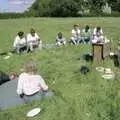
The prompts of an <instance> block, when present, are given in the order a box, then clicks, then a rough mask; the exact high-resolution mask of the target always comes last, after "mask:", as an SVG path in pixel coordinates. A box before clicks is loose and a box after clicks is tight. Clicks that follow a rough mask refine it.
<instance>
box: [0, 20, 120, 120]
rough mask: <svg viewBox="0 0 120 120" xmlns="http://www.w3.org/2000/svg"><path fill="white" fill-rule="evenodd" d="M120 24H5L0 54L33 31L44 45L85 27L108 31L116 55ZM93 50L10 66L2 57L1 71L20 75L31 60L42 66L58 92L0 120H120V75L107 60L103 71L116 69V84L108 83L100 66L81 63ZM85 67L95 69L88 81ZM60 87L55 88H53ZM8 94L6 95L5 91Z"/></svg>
mask: <svg viewBox="0 0 120 120" xmlns="http://www.w3.org/2000/svg"><path fill="white" fill-rule="evenodd" d="M119 21H120V18H54V19H53V18H28V19H12V20H11V19H9V20H0V33H1V34H0V52H2V51H5V50H9V49H11V47H12V43H13V39H14V37H15V36H16V33H17V32H18V31H19V30H23V31H25V32H26V33H27V32H29V29H30V28H31V27H33V28H35V29H36V31H37V32H38V33H39V35H40V37H41V39H42V40H43V43H54V42H55V37H56V34H57V33H58V32H59V31H62V32H63V33H64V35H65V36H66V37H67V39H69V37H70V32H71V29H72V25H73V24H80V26H81V28H83V27H84V26H85V25H86V24H88V25H90V26H91V27H92V28H94V27H95V26H97V25H100V26H102V27H103V29H104V32H105V34H106V36H108V38H110V39H111V38H112V39H113V41H114V43H112V50H113V51H115V47H116V44H117V40H119V39H120V32H119V31H120V26H119V24H120V22H119ZM90 50H91V47H90V46H89V45H79V46H71V45H67V46H66V47H60V48H53V49H43V50H42V51H36V52H34V53H31V54H23V55H13V56H12V57H11V58H10V59H9V60H4V59H3V58H2V57H0V69H1V70H3V71H5V72H7V73H10V72H12V71H17V72H18V73H19V70H20V67H21V65H22V64H23V63H24V62H26V61H27V60H28V59H31V58H32V59H34V60H36V61H37V63H38V72H40V74H41V75H42V76H43V78H44V79H45V81H46V82H47V84H48V85H49V87H50V88H51V89H52V90H53V91H54V92H55V95H54V96H53V97H50V98H47V99H45V98H42V99H41V100H40V101H34V102H33V103H31V104H29V105H24V106H20V107H17V108H13V109H11V110H6V111H2V112H0V120H120V87H119V83H120V80H119V78H120V75H119V73H120V72H119V69H118V68H115V67H114V64H113V61H112V60H110V59H109V60H108V59H107V60H105V61H104V62H103V63H101V65H102V66H105V67H111V68H112V69H113V70H114V72H115V73H116V80H104V79H102V78H101V75H100V74H99V73H98V72H96V70H95V67H96V66H98V65H97V64H96V63H91V62H89V63H86V62H85V61H81V60H79V57H80V56H82V55H83V54H84V53H87V52H90ZM82 65H87V66H89V68H90V72H89V73H88V75H86V76H84V75H82V74H80V72H79V70H80V67H81V66H82ZM54 82H55V84H54ZM2 92H3V91H2ZM34 107H41V109H42V112H41V113H40V114H39V115H38V116H36V117H34V118H32V119H29V118H27V117H26V113H27V111H29V110H30V109H32V108H34Z"/></svg>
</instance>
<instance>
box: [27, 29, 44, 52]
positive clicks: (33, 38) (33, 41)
mask: <svg viewBox="0 0 120 120" xmlns="http://www.w3.org/2000/svg"><path fill="white" fill-rule="evenodd" d="M27 45H28V50H30V51H33V50H34V48H39V49H41V48H42V41H41V40H40V37H39V36H38V34H37V33H36V32H35V30H34V29H33V28H31V30H30V33H29V34H28V35H27Z"/></svg>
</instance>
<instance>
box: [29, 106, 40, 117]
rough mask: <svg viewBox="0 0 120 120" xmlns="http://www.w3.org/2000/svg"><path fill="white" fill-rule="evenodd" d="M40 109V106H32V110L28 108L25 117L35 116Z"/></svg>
mask: <svg viewBox="0 0 120 120" xmlns="http://www.w3.org/2000/svg"><path fill="white" fill-rule="evenodd" d="M40 111H41V109H40V108H34V109H32V110H30V111H29V112H28V113H27V117H34V116H36V115H37V114H38V113H40Z"/></svg>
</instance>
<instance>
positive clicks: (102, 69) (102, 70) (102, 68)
mask: <svg viewBox="0 0 120 120" xmlns="http://www.w3.org/2000/svg"><path fill="white" fill-rule="evenodd" d="M104 69H105V68H104V67H96V70H97V71H98V72H104Z"/></svg>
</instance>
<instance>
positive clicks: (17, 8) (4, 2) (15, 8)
mask: <svg viewBox="0 0 120 120" xmlns="http://www.w3.org/2000/svg"><path fill="white" fill-rule="evenodd" d="M34 1H35V0H0V12H24V11H25V10H26V9H27V8H29V7H30V6H31V4H32V3H33V2H34ZM24 3H25V4H24Z"/></svg>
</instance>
